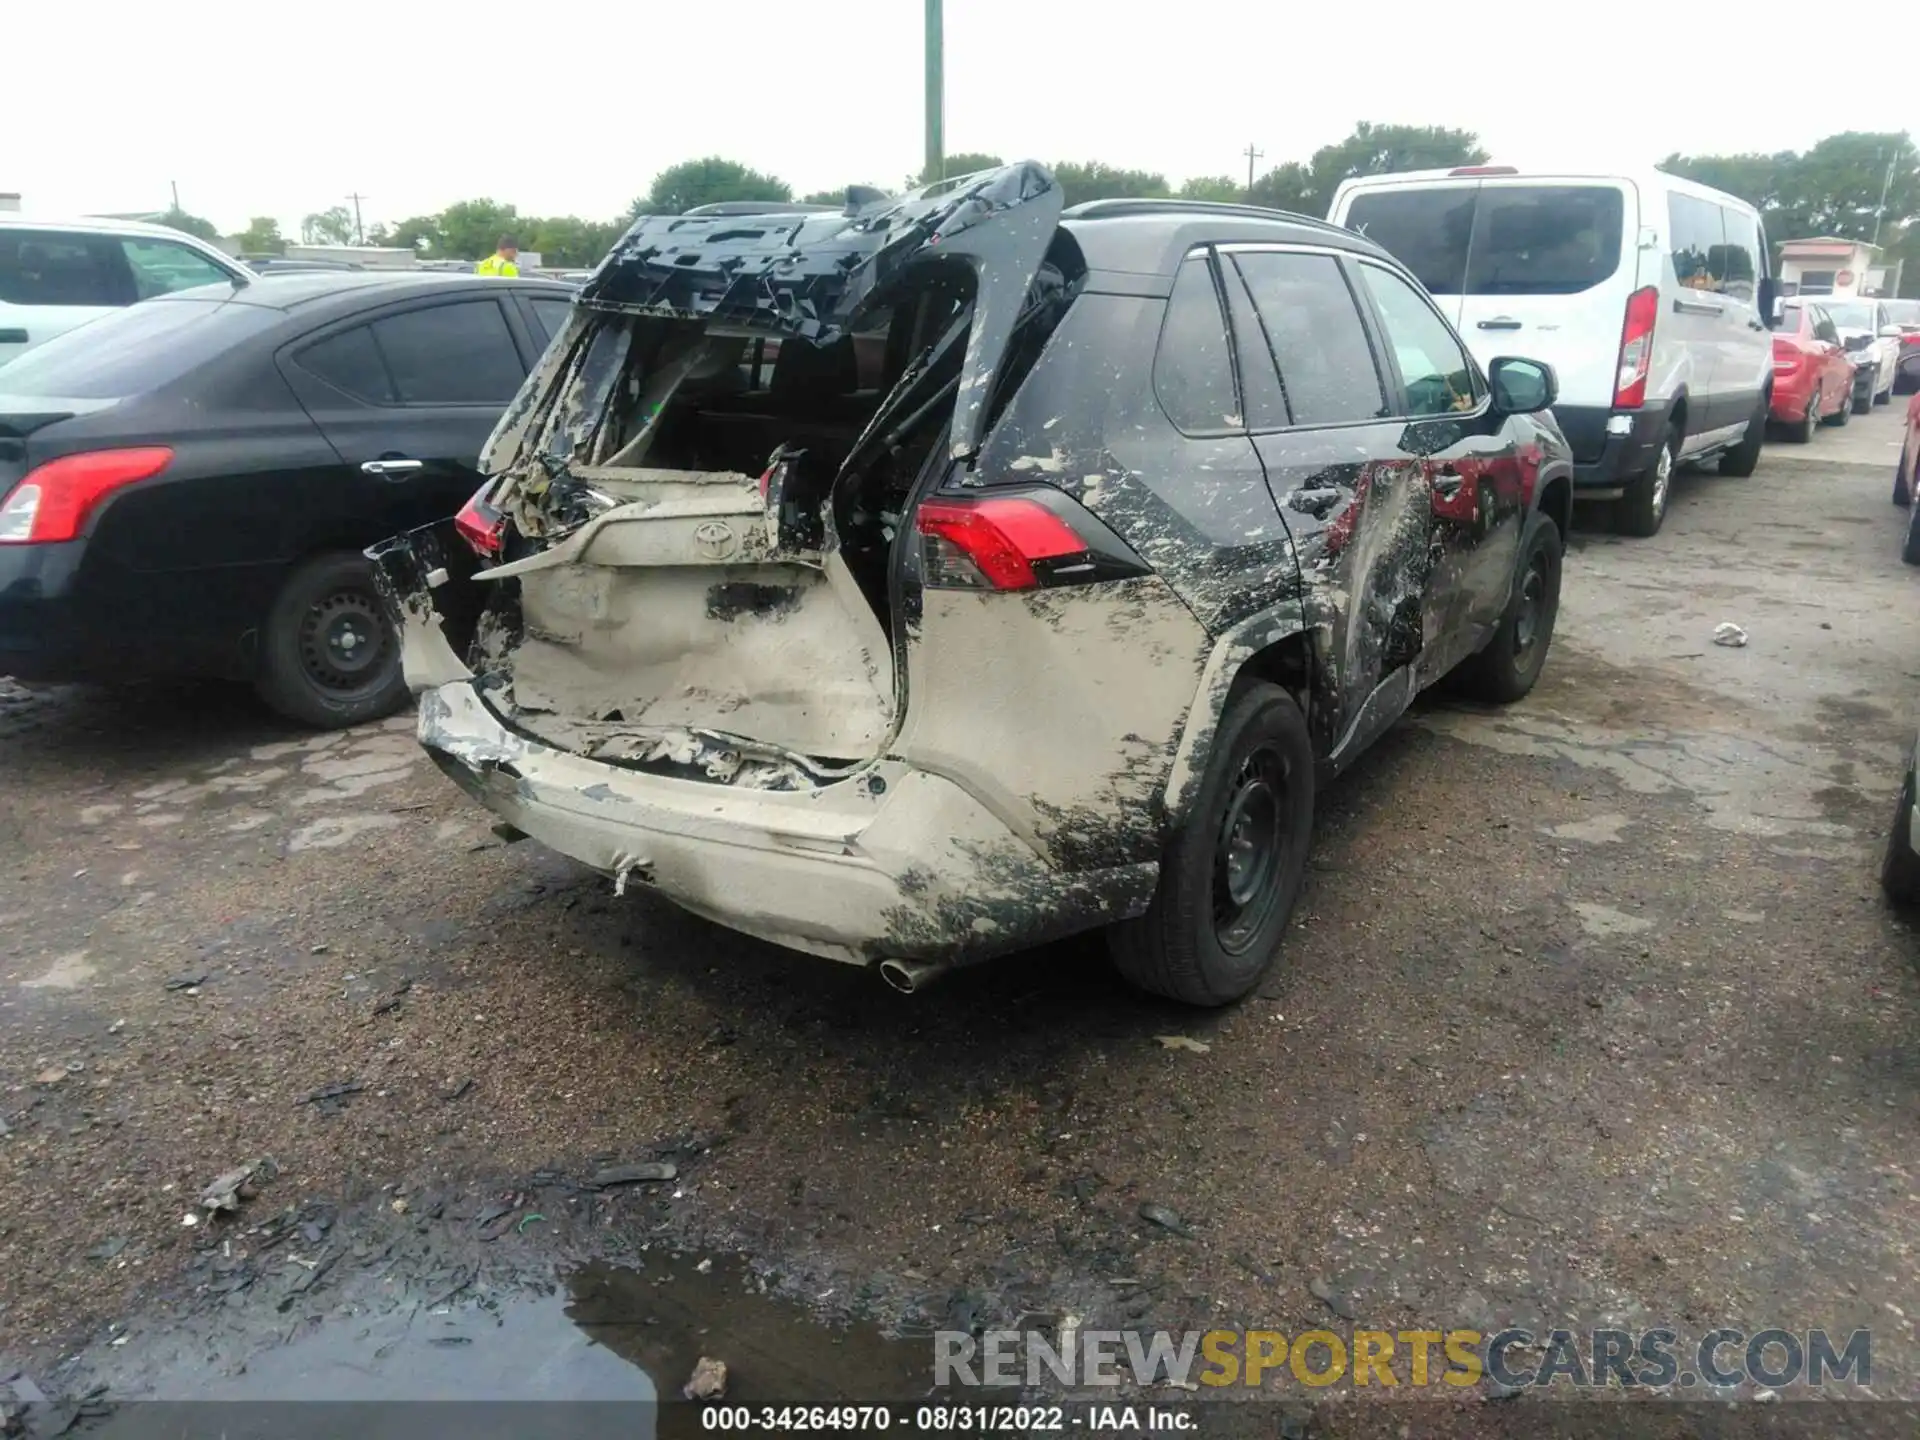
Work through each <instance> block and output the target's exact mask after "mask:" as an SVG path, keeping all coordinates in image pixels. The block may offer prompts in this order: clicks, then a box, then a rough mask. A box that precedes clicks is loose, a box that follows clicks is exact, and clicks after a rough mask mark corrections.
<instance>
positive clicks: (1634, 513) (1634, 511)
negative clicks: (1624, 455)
mask: <svg viewBox="0 0 1920 1440" xmlns="http://www.w3.org/2000/svg"><path fill="white" fill-rule="evenodd" d="M1679 448H1680V437H1679V436H1678V435H1676V434H1675V433H1674V430H1673V422H1672V421H1671V420H1669V421H1668V422H1667V424H1666V427H1665V428H1664V429H1663V430H1661V432H1660V447H1659V449H1657V450H1656V451H1655V452H1654V463H1653V464H1651V465H1649V466H1648V467H1647V468H1646V470H1645V471H1643V472H1642V473H1641V474H1639V475H1636V476H1635V477H1634V478H1633V480H1632V481H1631V483H1629V484H1628V486H1627V493H1626V494H1624V495H1622V496H1621V497H1620V499H1619V500H1618V502H1616V503H1615V505H1614V509H1613V522H1614V528H1615V529H1617V530H1618V531H1619V532H1620V533H1621V534H1622V535H1637V536H1639V537H1640V538H1641V539H1645V538H1646V537H1647V536H1649V535H1656V534H1658V533H1659V531H1660V523H1661V522H1662V521H1663V520H1665V519H1666V518H1667V502H1668V500H1670V499H1671V498H1672V496H1673V472H1674V468H1675V466H1677V465H1678V464H1679V459H1678V455H1677V453H1676V452H1677V451H1678V450H1679Z"/></svg>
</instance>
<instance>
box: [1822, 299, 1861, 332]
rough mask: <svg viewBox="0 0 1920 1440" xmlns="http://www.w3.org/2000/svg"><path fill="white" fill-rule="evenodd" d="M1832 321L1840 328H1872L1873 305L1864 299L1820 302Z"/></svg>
mask: <svg viewBox="0 0 1920 1440" xmlns="http://www.w3.org/2000/svg"><path fill="white" fill-rule="evenodd" d="M1821 303H1822V304H1823V305H1824V306H1825V307H1826V311H1827V314H1829V315H1831V316H1832V317H1833V323H1834V324H1836V325H1838V326H1839V327H1840V328H1841V329H1842V330H1871V329H1873V307H1872V306H1871V305H1869V304H1867V303H1866V302H1865V301H1864V300H1825V301H1822V302H1821Z"/></svg>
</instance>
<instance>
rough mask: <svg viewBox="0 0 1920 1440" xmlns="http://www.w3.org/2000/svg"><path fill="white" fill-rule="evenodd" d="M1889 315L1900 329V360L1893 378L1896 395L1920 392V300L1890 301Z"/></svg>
mask: <svg viewBox="0 0 1920 1440" xmlns="http://www.w3.org/2000/svg"><path fill="white" fill-rule="evenodd" d="M1886 306H1887V315H1888V317H1889V318H1890V319H1891V320H1892V321H1893V323H1894V324H1896V325H1898V326H1899V327H1900V359H1899V361H1898V365H1897V368H1896V370H1895V372H1894V377H1893V389H1894V393H1895V394H1899V393H1901V392H1903V391H1909V390H1920V300H1889V301H1887V302H1886Z"/></svg>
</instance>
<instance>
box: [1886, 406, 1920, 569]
mask: <svg viewBox="0 0 1920 1440" xmlns="http://www.w3.org/2000/svg"><path fill="white" fill-rule="evenodd" d="M1916 476H1920V394H1916V395H1915V396H1914V397H1913V398H1912V399H1911V400H1909V401H1908V402H1907V415H1906V426H1905V428H1904V429H1903V430H1902V431H1901V432H1900V458H1899V459H1898V460H1896V461H1895V462H1894V466H1893V503H1894V504H1896V505H1906V506H1909V507H1911V508H1910V509H1909V511H1908V514H1907V535H1906V540H1905V542H1904V544H1903V545H1902V547H1901V552H1900V554H1901V558H1902V559H1903V560H1905V561H1906V562H1907V564H1909V565H1920V505H1915V504H1914V503H1913V502H1914V499H1915V495H1914V484H1915V477H1916Z"/></svg>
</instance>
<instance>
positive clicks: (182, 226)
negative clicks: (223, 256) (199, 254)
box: [160, 205, 220, 240]
mask: <svg viewBox="0 0 1920 1440" xmlns="http://www.w3.org/2000/svg"><path fill="white" fill-rule="evenodd" d="M160 223H161V224H162V225H165V226H167V227H168V228H169V229H173V230H179V231H183V232H184V233H186V234H188V235H195V236H198V237H199V238H200V239H202V240H218V239H219V238H220V232H219V231H218V230H216V229H214V228H213V222H212V221H211V220H202V219H201V218H200V217H199V216H198V215H189V214H188V213H187V212H186V211H184V210H182V209H181V208H180V207H179V206H178V205H176V206H174V207H173V208H172V209H171V210H169V211H167V213H166V214H164V215H162V216H161V217H160Z"/></svg>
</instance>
